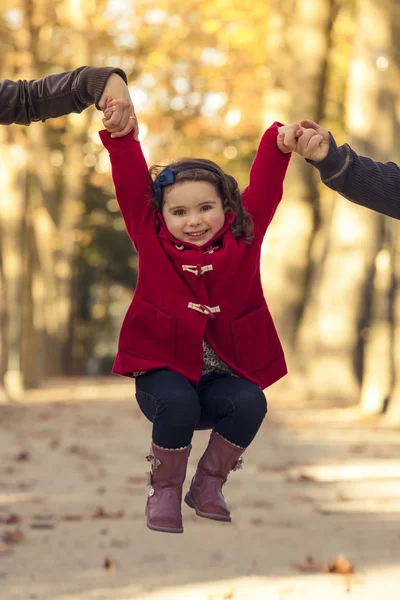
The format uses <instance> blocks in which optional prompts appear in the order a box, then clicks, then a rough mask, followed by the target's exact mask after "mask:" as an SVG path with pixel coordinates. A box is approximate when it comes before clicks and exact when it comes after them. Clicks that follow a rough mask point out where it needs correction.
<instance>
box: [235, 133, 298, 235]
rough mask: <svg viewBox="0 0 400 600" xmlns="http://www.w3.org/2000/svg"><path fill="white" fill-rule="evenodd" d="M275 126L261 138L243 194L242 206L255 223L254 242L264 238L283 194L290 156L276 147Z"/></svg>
mask: <svg viewBox="0 0 400 600" xmlns="http://www.w3.org/2000/svg"><path fill="white" fill-rule="evenodd" d="M280 125H281V124H280V123H274V124H273V125H271V127H269V129H267V131H266V132H265V133H264V135H263V137H262V138H261V142H260V145H259V147H258V150H257V154H256V156H255V159H254V162H253V164H252V167H251V170H250V181H249V185H248V187H247V188H246V189H245V190H244V192H243V196H242V197H243V205H244V207H245V209H246V210H247V211H248V212H249V213H250V215H251V216H252V218H253V221H254V230H255V235H256V238H258V237H261V238H262V237H263V236H264V234H265V232H266V230H267V228H268V225H269V224H270V222H271V220H272V218H273V216H274V214H275V211H276V209H277V206H278V204H279V202H280V201H281V198H282V194H283V180H284V178H285V175H286V170H287V167H288V164H289V161H290V157H291V154H283V153H282V152H281V151H280V150H279V148H278V146H277V144H276V138H277V135H278V127H280Z"/></svg>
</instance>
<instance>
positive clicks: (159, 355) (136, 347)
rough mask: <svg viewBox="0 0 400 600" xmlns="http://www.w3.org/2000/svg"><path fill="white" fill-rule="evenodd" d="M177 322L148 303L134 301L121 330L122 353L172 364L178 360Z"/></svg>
mask: <svg viewBox="0 0 400 600" xmlns="http://www.w3.org/2000/svg"><path fill="white" fill-rule="evenodd" d="M175 335H176V319H175V318H174V317H171V316H169V315H167V314H166V313H164V312H163V311H161V310H160V309H159V308H156V307H155V306H153V305H152V304H149V303H148V302H145V301H144V300H137V301H134V302H133V303H132V304H131V306H130V307H129V309H128V312H127V314H126V317H125V320H124V322H123V324H122V328H121V336H120V343H119V346H120V348H121V350H124V351H125V352H128V353H129V354H134V355H135V356H140V357H141V358H147V359H150V360H155V361H157V362H165V363H172V362H173V361H174V358H175Z"/></svg>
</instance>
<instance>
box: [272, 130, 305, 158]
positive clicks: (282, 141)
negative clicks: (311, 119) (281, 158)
mask: <svg viewBox="0 0 400 600" xmlns="http://www.w3.org/2000/svg"><path fill="white" fill-rule="evenodd" d="M302 134H303V129H302V128H301V127H300V125H297V124H293V125H282V126H281V127H278V137H277V138H276V145H277V146H278V148H279V150H280V151H281V152H283V154H289V152H294V151H295V150H296V148H297V140H298V139H299V137H300V136H301V135H302Z"/></svg>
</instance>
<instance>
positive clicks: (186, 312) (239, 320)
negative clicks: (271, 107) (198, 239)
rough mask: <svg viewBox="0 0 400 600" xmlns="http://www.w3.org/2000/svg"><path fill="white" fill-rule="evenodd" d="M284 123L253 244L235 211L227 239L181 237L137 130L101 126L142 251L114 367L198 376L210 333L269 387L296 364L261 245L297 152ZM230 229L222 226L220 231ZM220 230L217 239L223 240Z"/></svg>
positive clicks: (263, 162) (262, 156)
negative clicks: (113, 133)
mask: <svg viewBox="0 0 400 600" xmlns="http://www.w3.org/2000/svg"><path fill="white" fill-rule="evenodd" d="M277 128H278V124H277V123H274V124H273V125H272V127H270V128H269V129H268V130H267V131H266V132H265V134H264V136H263V138H262V140H261V142H260V146H259V149H258V152H257V156H256V158H255V160H254V163H253V165H252V167H251V171H250V183H249V186H248V187H247V188H246V190H245V191H244V193H243V202H244V205H245V207H246V209H247V210H248V212H249V213H250V214H251V215H252V217H253V219H254V224H255V237H254V240H253V242H252V243H251V244H248V243H245V241H244V240H243V239H242V238H241V239H236V238H235V237H234V235H233V234H232V232H231V231H230V229H229V227H230V223H231V221H232V219H233V218H234V215H233V214H232V213H228V214H227V217H226V222H225V226H224V228H223V231H224V236H223V239H222V244H220V247H218V246H216V244H215V243H214V244H213V240H211V241H210V242H208V243H207V244H206V245H204V246H203V247H199V246H196V245H194V244H191V243H185V242H181V241H179V240H176V239H175V238H173V236H172V235H171V234H170V232H169V231H168V229H167V228H166V226H165V224H164V221H163V219H162V217H161V215H158V219H159V221H160V222H161V225H160V227H157V215H156V214H155V213H154V211H153V209H152V208H151V207H150V205H149V195H150V185H149V178H148V170H147V165H146V162H145V159H144V157H143V154H142V150H141V147H140V143H139V142H135V141H134V139H133V135H132V134H129V135H127V136H125V137H123V138H114V139H113V138H111V137H110V135H109V133H108V132H107V131H102V132H100V136H101V139H102V141H103V143H104V145H105V147H106V148H107V149H108V151H109V153H110V158H111V164H112V175H113V179H114V184H115V189H116V194H117V199H118V202H119V205H120V208H121V212H122V215H123V217H124V220H125V224H126V227H127V230H128V233H129V235H130V237H131V239H132V241H133V243H134V245H135V247H136V249H137V251H138V255H139V273H138V281H137V286H136V290H135V294H134V297H133V300H132V302H131V305H130V306H129V309H128V312H127V314H126V316H125V319H124V322H123V324H122V329H121V333H120V338H119V345H118V354H117V357H116V360H115V363H114V368H113V373H117V374H120V375H127V376H132V373H133V372H137V371H147V370H151V369H160V368H163V367H168V368H169V369H170V370H172V371H176V372H177V373H181V374H182V375H184V376H185V377H186V378H187V379H189V380H190V381H192V382H194V383H197V382H198V381H199V379H200V377H201V371H202V362H203V350H202V340H203V338H204V337H206V339H207V341H208V342H209V344H210V346H211V347H212V348H213V349H214V351H215V352H216V353H217V354H218V356H219V357H220V358H221V359H222V360H223V361H224V362H225V363H226V364H227V365H228V366H229V367H231V368H232V370H233V371H235V372H236V373H237V374H238V375H240V376H241V377H244V378H246V379H249V380H250V381H253V382H255V383H256V384H258V385H259V386H260V387H261V388H265V387H267V386H269V385H271V384H272V383H274V382H275V381H277V380H278V379H280V378H281V377H283V376H284V375H285V374H286V372H287V369H286V364H285V358H284V354H283V350H282V347H281V344H280V341H279V338H278V335H277V333H276V329H275V326H274V324H273V321H272V318H271V315H270V313H269V310H268V307H267V304H266V302H265V299H264V295H263V291H262V287H261V279H260V253H261V244H262V241H263V237H264V234H265V232H266V229H267V227H268V225H269V223H270V222H271V219H272V217H273V215H274V213H275V210H276V208H277V206H278V204H279V202H280V200H281V197H282V184H283V179H284V177H285V173H286V169H287V166H288V163H289V159H290V155H289V154H282V153H281V152H280V151H279V150H278V148H277V146H276V137H277ZM219 237H220V233H219V234H218V235H217V236H216V238H219ZM216 238H214V240H215V239H216Z"/></svg>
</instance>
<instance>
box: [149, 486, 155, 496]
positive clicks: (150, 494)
mask: <svg viewBox="0 0 400 600" xmlns="http://www.w3.org/2000/svg"><path fill="white" fill-rule="evenodd" d="M154 493H155V492H154V488H153V487H152V488H150V491H149V498H151V497H152V496H154Z"/></svg>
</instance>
